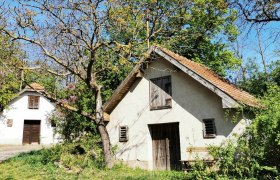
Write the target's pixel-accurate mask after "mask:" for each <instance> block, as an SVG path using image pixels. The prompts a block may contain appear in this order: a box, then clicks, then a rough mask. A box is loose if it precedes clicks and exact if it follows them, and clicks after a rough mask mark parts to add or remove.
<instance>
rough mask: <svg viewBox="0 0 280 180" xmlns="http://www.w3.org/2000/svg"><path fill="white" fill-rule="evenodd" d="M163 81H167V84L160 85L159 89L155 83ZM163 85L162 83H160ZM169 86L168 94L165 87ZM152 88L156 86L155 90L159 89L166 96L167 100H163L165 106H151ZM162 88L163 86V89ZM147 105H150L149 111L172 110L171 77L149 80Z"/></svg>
mask: <svg viewBox="0 0 280 180" xmlns="http://www.w3.org/2000/svg"><path fill="white" fill-rule="evenodd" d="M164 79H168V83H166V84H164V85H163V84H161V86H160V87H159V86H158V85H157V84H156V83H155V81H156V80H160V81H163V80H164ZM161 83H163V82H161ZM167 84H168V85H169V92H166V89H167V88H166V85H167ZM153 86H158V87H157V88H159V89H161V91H164V92H165V93H166V94H168V96H169V98H166V99H165V103H166V104H165V105H156V106H155V105H153V104H152V87H153ZM163 86H165V88H164V89H163ZM149 104H150V110H151V111H152V110H160V109H170V108H172V80H171V75H168V76H162V77H157V78H151V79H150V83H149Z"/></svg>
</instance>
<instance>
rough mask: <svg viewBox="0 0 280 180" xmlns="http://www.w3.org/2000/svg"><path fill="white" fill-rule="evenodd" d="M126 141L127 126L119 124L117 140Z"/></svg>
mask: <svg viewBox="0 0 280 180" xmlns="http://www.w3.org/2000/svg"><path fill="white" fill-rule="evenodd" d="M123 131H124V132H123ZM127 141H128V126H119V142H127Z"/></svg>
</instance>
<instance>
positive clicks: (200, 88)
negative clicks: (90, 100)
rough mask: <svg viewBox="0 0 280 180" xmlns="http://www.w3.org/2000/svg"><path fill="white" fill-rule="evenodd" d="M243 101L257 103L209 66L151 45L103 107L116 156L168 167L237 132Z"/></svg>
mask: <svg viewBox="0 0 280 180" xmlns="http://www.w3.org/2000/svg"><path fill="white" fill-rule="evenodd" d="M244 106H253V107H257V106H259V104H258V101H257V100H256V99H255V98H254V97H253V96H251V95H250V94H249V93H247V92H245V91H242V90H241V89H239V88H237V87H236V86H235V85H233V84H231V83H229V82H228V81H226V80H225V79H223V78H221V77H219V76H218V75H216V74H215V73H214V72H213V71H211V70H210V69H209V68H207V67H205V66H203V65H201V64H199V63H196V62H193V61H190V60H188V59H186V58H184V57H182V56H179V55H177V54H175V53H173V52H171V51H169V50H167V49H164V48H162V47H159V46H153V47H151V48H150V50H149V51H148V53H147V54H146V57H143V59H141V60H140V62H139V64H137V65H136V67H135V68H134V69H133V71H132V72H131V73H130V74H129V75H128V77H127V78H126V79H125V80H124V81H123V82H122V84H121V85H120V86H119V87H118V88H117V90H116V91H115V92H114V94H113V95H112V97H111V99H110V100H109V101H108V102H107V103H106V104H105V105H104V112H105V113H107V114H109V122H108V124H107V130H108V133H109V136H110V140H111V143H112V145H113V146H115V145H116V146H117V151H116V158H117V159H119V160H122V161H123V162H124V163H126V164H128V165H129V166H131V167H141V168H144V169H161V170H164V169H167V170H168V169H178V168H180V166H181V162H182V161H193V160H195V157H196V156H197V155H198V156H199V157H200V158H201V159H204V160H207V159H209V158H211V157H210V156H209V155H208V154H207V146H208V145H219V144H220V143H221V142H222V141H223V140H225V139H227V138H229V137H231V136H232V135H233V134H240V133H241V132H242V131H243V130H244V127H245V126H246V123H247V119H248V116H247V115H246V112H244V111H243V109H242V108H241V107H244ZM233 117H234V118H233ZM209 160H210V159H209Z"/></svg>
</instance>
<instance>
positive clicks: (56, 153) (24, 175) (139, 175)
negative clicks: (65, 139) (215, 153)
mask: <svg viewBox="0 0 280 180" xmlns="http://www.w3.org/2000/svg"><path fill="white" fill-rule="evenodd" d="M88 142H89V141H88V140H85V141H83V143H81V142H79V143H72V144H63V145H56V146H54V147H53V148H51V149H43V150H40V151H33V152H30V153H27V154H25V153H24V154H21V155H19V156H17V157H14V158H11V159H9V160H7V161H5V162H3V163H1V164H0V178H1V179H160V180H165V179H166V180H167V179H174V180H175V179H176V180H177V179H214V178H217V177H218V175H217V174H215V173H211V172H208V171H205V165H203V164H197V165H195V167H194V170H193V171H191V172H189V173H184V172H183V171H147V170H142V169H131V168H128V167H126V166H125V165H123V164H121V163H119V164H116V165H115V166H114V167H113V168H112V169H106V168H104V163H103V161H102V160H101V159H99V157H100V156H99V155H100V154H101V151H100V152H99V151H98V149H99V148H97V147H96V149H92V147H89V144H88ZM84 150H90V151H91V153H87V152H86V153H84Z"/></svg>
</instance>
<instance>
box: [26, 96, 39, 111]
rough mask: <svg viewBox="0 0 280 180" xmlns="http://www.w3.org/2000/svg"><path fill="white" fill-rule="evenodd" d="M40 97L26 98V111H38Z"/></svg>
mask: <svg viewBox="0 0 280 180" xmlns="http://www.w3.org/2000/svg"><path fill="white" fill-rule="evenodd" d="M39 101H40V96H28V109H39Z"/></svg>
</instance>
